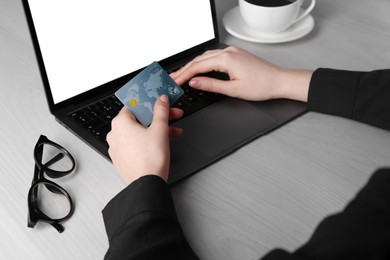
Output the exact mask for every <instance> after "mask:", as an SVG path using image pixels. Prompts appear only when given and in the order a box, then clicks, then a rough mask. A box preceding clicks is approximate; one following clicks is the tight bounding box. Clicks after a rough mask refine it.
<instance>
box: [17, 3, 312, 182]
mask: <svg viewBox="0 0 390 260" xmlns="http://www.w3.org/2000/svg"><path fill="white" fill-rule="evenodd" d="M23 6H24V9H25V13H26V18H27V22H28V26H29V30H30V33H31V37H32V42H33V45H34V49H35V53H36V57H37V61H38V65H39V69H40V73H41V78H42V81H43V86H44V89H45V93H46V97H47V102H48V106H49V109H50V112H51V113H52V114H53V115H54V117H55V119H56V120H57V121H58V122H59V123H61V124H62V125H63V126H65V127H66V128H67V129H69V130H70V131H71V132H72V133H74V134H75V135H76V136H78V137H79V138H81V139H82V140H83V141H85V143H87V144H88V145H90V146H91V147H92V148H93V149H95V150H96V151H97V152H99V153H100V154H101V155H103V156H104V157H105V158H107V159H110V158H109V155H108V152H107V151H108V144H107V142H106V139H105V136H106V134H107V133H108V132H109V131H110V127H111V124H110V122H111V120H112V118H113V117H115V115H116V114H117V113H118V111H119V110H120V109H121V107H122V104H121V103H120V102H119V101H118V100H117V99H116V97H115V96H114V92H115V91H116V90H117V89H119V88H120V87H122V86H123V85H124V84H125V83H126V82H128V81H129V80H130V79H131V78H132V77H134V76H135V75H136V74H137V73H138V72H140V71H141V70H142V69H143V68H144V67H146V66H147V65H149V64H150V63H151V62H153V61H157V62H159V64H160V65H161V66H162V67H163V68H164V69H165V70H167V71H168V72H170V71H174V70H176V69H178V68H180V67H181V66H183V65H184V64H186V63H187V62H188V61H190V60H191V59H192V58H194V57H196V56H197V55H199V54H201V53H203V52H205V51H206V50H210V49H217V48H224V47H226V45H224V44H221V43H220V42H219V36H218V26H217V16H216V10H215V3H214V0H187V1H182V0H169V1H161V0H150V1H125V0H102V1H96V0H67V1H41V0H23ZM211 73H214V75H210V76H215V77H226V75H223V74H222V75H220V74H218V73H215V72H211ZM225 79H226V78H225ZM182 87H183V88H184V89H185V92H186V95H184V97H183V98H181V99H180V100H179V101H178V102H177V103H176V104H174V106H177V107H180V108H182V109H183V110H184V111H185V116H184V117H183V118H182V119H180V120H178V121H175V122H171V124H172V125H174V126H177V127H181V128H183V130H184V133H183V135H182V136H180V137H178V138H174V139H172V140H171V169H170V177H169V181H168V182H169V183H174V182H176V181H178V180H181V179H183V178H184V177H187V176H190V175H191V174H193V173H196V172H198V171H199V170H201V169H203V168H205V167H207V166H209V165H210V164H212V163H214V162H215V161H217V160H219V159H221V158H223V157H224V156H226V155H228V154H229V153H231V152H233V151H234V150H236V149H238V148H240V147H241V146H243V145H245V144H247V143H248V142H250V141H252V140H254V139H256V138H258V137H260V136H262V135H264V134H266V133H268V132H269V131H271V130H273V129H275V128H276V127H278V126H281V125H282V124H285V123H286V122H288V121H289V120H291V119H293V118H295V117H297V116H298V115H300V114H302V113H303V112H305V110H306V105H305V104H304V103H301V102H296V101H291V100H272V101H266V102H247V101H243V100H238V99H233V98H229V97H225V96H222V95H218V94H212V93H206V92H200V91H195V90H194V89H191V88H190V87H188V86H186V84H184V85H183V86H182ZM150 159H151V160H153V158H150Z"/></svg>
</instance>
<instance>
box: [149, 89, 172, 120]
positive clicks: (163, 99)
mask: <svg viewBox="0 0 390 260" xmlns="http://www.w3.org/2000/svg"><path fill="white" fill-rule="evenodd" d="M169 112H170V108H169V99H168V96H167V95H165V94H164V95H162V96H160V98H158V99H157V101H156V103H155V105H154V112H153V120H152V124H151V126H153V125H157V124H158V125H160V124H165V125H168V119H169Z"/></svg>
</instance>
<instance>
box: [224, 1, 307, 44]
mask: <svg viewBox="0 0 390 260" xmlns="http://www.w3.org/2000/svg"><path fill="white" fill-rule="evenodd" d="M301 11H303V10H301ZM222 22H223V25H224V27H225V29H226V31H227V32H228V33H230V34H231V35H233V36H235V37H237V38H239V39H242V40H245V41H250V42H257V43H282V42H290V41H294V40H297V39H299V38H302V37H303V36H306V35H307V34H309V33H310V32H311V31H312V30H313V28H314V19H313V16H311V15H310V14H309V15H307V16H306V17H305V18H303V19H302V20H301V21H299V22H298V23H296V24H293V25H292V26H290V27H289V28H287V29H286V30H284V31H282V32H280V33H275V34H264V35H257V34H256V35H255V34H253V33H252V32H251V31H250V29H249V27H248V25H246V23H245V22H244V20H243V19H242V16H241V13H240V9H239V7H238V6H236V7H234V8H233V9H231V10H230V11H228V12H227V13H226V14H225V15H224V16H223V20H222Z"/></svg>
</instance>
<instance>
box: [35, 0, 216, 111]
mask: <svg viewBox="0 0 390 260" xmlns="http://www.w3.org/2000/svg"><path fill="white" fill-rule="evenodd" d="M28 2H29V6H30V10H31V15H32V20H33V22H34V26H35V31H36V35H37V38H38V42H39V45H40V51H41V54H42V59H43V62H44V66H45V69H46V75H47V79H48V82H49V84H50V89H51V94H52V97H53V101H54V104H57V103H60V102H62V101H64V100H67V99H68V98H71V97H74V96H76V95H79V94H81V93H84V92H86V91H88V90H91V89H93V88H95V87H98V86H100V85H103V84H105V83H107V82H110V81H112V80H114V79H116V78H119V77H122V76H124V75H127V74H129V73H131V72H133V71H136V70H138V69H140V68H142V67H145V66H147V65H149V64H150V63H151V62H153V61H160V60H163V59H165V58H168V57H170V56H172V55H175V54H177V53H180V52H182V51H185V50H187V49H189V48H192V47H194V46H197V45H199V44H202V43H204V42H207V41H209V40H212V39H214V38H215V31H214V25H213V17H212V10H211V4H210V0H165V1H161V0H141V1H132V0H67V1H42V0H30V1H28Z"/></svg>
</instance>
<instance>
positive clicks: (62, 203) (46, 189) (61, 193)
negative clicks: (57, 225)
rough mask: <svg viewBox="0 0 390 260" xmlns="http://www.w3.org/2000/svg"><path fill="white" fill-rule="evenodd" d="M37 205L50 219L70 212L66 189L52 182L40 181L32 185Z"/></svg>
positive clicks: (58, 217) (63, 216)
mask: <svg viewBox="0 0 390 260" xmlns="http://www.w3.org/2000/svg"><path fill="white" fill-rule="evenodd" d="M32 189H33V190H32V192H33V194H36V199H37V207H38V208H39V210H40V211H41V212H42V213H43V214H45V215H46V216H47V217H49V218H50V219H53V220H55V219H62V218H65V217H67V216H68V215H69V213H70V212H71V202H70V200H69V198H68V195H67V194H66V191H65V190H64V189H62V188H60V187H59V186H56V185H54V184H52V183H47V182H41V183H38V184H37V185H35V186H34V187H32Z"/></svg>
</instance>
